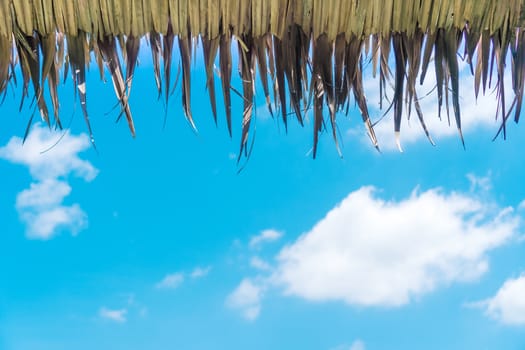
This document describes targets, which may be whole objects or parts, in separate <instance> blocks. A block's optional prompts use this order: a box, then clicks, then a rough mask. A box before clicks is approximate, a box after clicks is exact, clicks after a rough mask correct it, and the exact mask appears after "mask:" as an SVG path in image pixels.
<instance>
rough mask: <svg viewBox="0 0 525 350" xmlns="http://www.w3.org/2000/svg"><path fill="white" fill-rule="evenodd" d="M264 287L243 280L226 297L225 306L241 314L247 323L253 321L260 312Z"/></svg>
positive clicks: (249, 280) (248, 280)
mask: <svg viewBox="0 0 525 350" xmlns="http://www.w3.org/2000/svg"><path fill="white" fill-rule="evenodd" d="M263 292H264V287H263V286H262V285H259V284H257V283H255V282H253V281H252V280H251V279H249V278H245V279H243V280H242V281H241V283H239V285H238V286H237V288H236V289H235V290H234V291H233V292H232V293H231V294H230V295H229V296H228V299H227V301H226V303H227V305H228V306H229V307H231V308H234V309H237V310H239V311H240V312H241V314H242V315H243V317H244V318H245V319H247V320H249V321H253V320H255V319H256V318H257V317H258V316H259V313H260V311H261V299H262V296H263Z"/></svg>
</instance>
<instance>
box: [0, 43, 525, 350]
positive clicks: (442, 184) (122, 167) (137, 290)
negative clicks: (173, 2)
mask: <svg viewBox="0 0 525 350" xmlns="http://www.w3.org/2000/svg"><path fill="white" fill-rule="evenodd" d="M143 49H144V50H143V54H142V55H141V57H142V60H141V64H140V66H139V67H138V69H137V71H136V76H135V79H134V83H133V89H132V92H131V102H130V104H131V107H132V111H133V113H134V118H135V124H136V128H137V137H136V139H132V138H131V136H130V133H129V131H128V128H127V125H126V123H125V121H124V120H121V121H120V122H119V123H115V120H116V117H117V115H118V109H113V107H114V105H115V103H116V98H115V97H114V93H113V88H112V86H111V82H110V80H109V75H106V77H107V79H108V82H107V83H105V84H104V83H101V82H99V80H98V71H97V70H96V68H95V67H93V68H92V69H91V71H90V73H89V75H88V84H87V94H88V95H87V98H88V110H89V113H90V117H91V122H92V126H93V130H94V134H95V141H96V145H97V150H98V151H95V150H94V149H93V147H91V146H90V143H89V139H88V136H87V134H86V127H85V123H84V121H83V118H82V114H81V111H80V107H79V103H78V102H74V99H73V91H74V89H73V86H72V83H71V79H70V78H68V82H67V83H66V84H65V86H63V87H62V88H61V89H60V91H59V92H60V96H61V101H62V102H61V116H62V119H63V121H64V124H65V125H69V124H70V126H71V127H70V129H69V130H67V131H65V132H61V131H49V129H47V128H46V127H45V126H44V125H43V124H41V123H35V124H34V125H33V127H32V132H31V134H30V135H29V138H28V140H27V142H26V144H25V145H24V146H23V147H22V146H21V137H22V136H23V134H24V130H25V127H26V123H27V120H28V118H29V117H30V115H31V112H32V111H33V108H32V107H29V104H27V103H26V106H25V107H24V108H23V109H22V110H21V112H19V111H18V104H19V101H20V97H21V94H20V86H19V87H17V88H15V89H12V88H11V87H10V88H9V91H8V94H7V97H6V100H5V102H4V104H3V105H2V106H1V107H0V108H1V109H0V119H1V123H0V125H2V127H1V128H0V173H1V174H3V175H2V182H1V183H0V230H1V234H0V349H2V350H4V349H5V350H43V349H53V350H60V349H78V350H82V349H130V350H131V349H326V350H364V349H367V350H369V349H523V348H525V255H524V254H523V252H524V248H525V246H524V245H525V242H524V235H523V216H524V215H525V202H524V200H525V186H524V185H523V178H524V176H525V162H524V158H523V150H524V149H525V128H524V126H523V125H515V124H514V123H509V127H508V139H507V140H506V141H503V140H502V139H501V138H498V139H496V140H495V141H494V142H493V141H492V138H493V136H494V135H495V133H496V130H497V128H498V125H499V124H498V121H495V120H494V116H495V113H496V97H495V94H494V93H492V92H489V91H488V92H487V95H486V96H485V97H482V98H480V99H479V101H477V102H476V100H475V99H474V96H473V88H472V87H473V85H472V78H471V77H470V76H469V73H468V70H467V69H465V67H464V66H463V67H462V79H461V87H460V88H461V99H462V112H463V118H464V134H465V140H466V150H464V149H463V147H462V145H461V142H460V139H459V137H458V134H457V130H456V128H455V127H454V126H452V127H449V126H448V123H447V120H446V113H443V116H444V119H443V120H441V121H440V120H439V119H438V118H437V102H436V101H437V99H436V97H435V95H434V94H431V95H430V96H429V97H426V98H425V99H424V100H422V104H423V109H424V112H425V115H426V119H427V121H428V123H429V124H430V125H429V128H430V131H431V133H432V135H433V138H434V140H435V142H436V144H437V146H436V147H433V146H432V145H430V143H429V142H428V141H427V140H426V138H425V136H424V134H423V132H422V130H421V128H420V126H419V123H418V121H417V118H416V116H415V115H413V116H412V120H411V123H410V125H409V124H408V123H406V122H404V124H403V126H402V135H401V137H402V139H401V142H402V145H403V149H404V152H403V153H400V152H399V151H398V150H397V148H396V146H395V142H394V138H393V123H392V119H391V116H388V117H386V118H385V119H384V120H383V121H382V122H381V123H380V124H378V126H377V134H378V138H379V142H380V146H381V149H382V153H379V152H377V151H376V150H375V149H374V148H373V147H372V146H371V144H370V142H369V141H368V139H367V137H366V135H365V131H364V127H363V126H362V122H361V121H360V120H361V117H360V115H359V113H358V111H356V110H355V109H354V108H351V109H350V113H349V115H348V116H345V115H344V114H339V115H338V128H339V133H340V141H341V143H342V155H343V157H342V158H340V157H339V155H338V153H337V150H336V148H335V145H334V143H333V141H332V140H331V133H330V132H324V133H323V134H322V135H321V138H320V145H319V152H318V157H317V159H315V160H312V157H311V154H310V150H311V147H312V115H311V114H309V117H308V120H307V122H306V126H305V127H304V128H301V127H300V126H299V125H298V123H297V122H295V121H294V120H291V122H290V123H289V129H288V132H287V133H286V132H285V129H284V126H283V124H282V122H281V121H280V120H279V119H272V118H271V117H270V115H269V113H268V112H267V111H266V107H265V106H264V102H263V97H262V89H261V87H260V86H257V92H258V94H259V95H258V100H257V106H256V111H257V124H256V125H257V127H256V136H255V143H254V148H253V153H252V155H251V158H250V160H249V161H248V163H247V164H246V166H245V167H244V169H243V171H242V172H240V173H239V174H238V170H239V166H238V165H237V163H236V158H237V152H238V149H239V139H240V135H239V134H240V119H241V116H242V100H241V98H239V97H238V96H235V95H233V97H232V98H233V118H234V130H233V132H234V136H233V139H230V138H229V137H228V134H227V130H226V123H225V117H224V112H223V111H224V107H223V105H222V102H220V103H219V105H218V111H219V123H218V127H216V126H215V124H214V122H213V118H212V116H211V109H210V107H209V102H208V95H207V92H206V90H205V73H204V68H203V66H202V58H201V57H200V53H199V56H198V57H197V59H196V62H195V64H194V67H193V71H192V109H193V115H194V118H195V120H196V124H197V128H198V133H197V134H195V133H194V132H192V130H191V129H190V127H189V125H188V123H187V122H186V121H185V119H184V116H183V111H182V106H181V102H180V101H181V98H180V89H179V88H177V89H176V92H175V94H174V95H173V96H172V98H171V99H170V105H169V109H168V114H167V119H166V124H165V126H164V106H163V103H162V102H161V101H157V99H156V98H157V96H156V90H155V82H154V78H153V75H152V71H153V70H152V67H151V62H150V59H149V53H148V52H147V48H143ZM199 49H200V48H199ZM175 50H176V51H178V50H177V49H175ZM174 66H175V67H174V73H175V72H176V66H177V62H175V64H174ZM234 68H236V65H235V63H234ZM508 68H510V67H508ZM236 73H237V72H236V69H234V73H233V74H234V77H236V78H235V79H234V81H233V84H234V86H236V87H237V88H238V89H239V90H240V89H241V84H240V81H239V79H238V77H237V75H236ZM508 73H510V69H509V72H508ZM366 79H367V80H366V84H365V89H366V93H367V97H368V100H369V103H370V107H371V112H372V115H373V118H374V120H377V119H378V118H379V117H380V116H381V112H380V111H378V110H377V109H376V107H377V105H378V81H377V80H374V79H372V78H371V75H370V74H368V75H367V78H366ZM508 83H510V82H507V86H509V84H508ZM432 86H433V81H432V75H428V78H427V82H426V83H425V85H424V86H423V87H421V89H420V93H419V95H420V96H423V95H424V94H426V92H428V91H429V90H431V89H432ZM216 88H217V92H218V97H219V98H218V100H219V101H220V100H221V96H222V93H221V92H220V81H219V79H218V78H217V79H216ZM507 90H510V89H507ZM31 93H32V91H30V94H31ZM443 112H445V111H443ZM292 119H293V118H292ZM59 140H60V141H59ZM58 141H59V142H58ZM57 142H58V144H57V145H56V146H55V147H52V146H53V145H54V144H55V143H57ZM50 147H51V149H49V148H50ZM48 149H49V150H48ZM46 150H47V151H46ZM242 164H244V163H243V160H241V165H242Z"/></svg>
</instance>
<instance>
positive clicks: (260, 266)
mask: <svg viewBox="0 0 525 350" xmlns="http://www.w3.org/2000/svg"><path fill="white" fill-rule="evenodd" d="M250 266H251V267H253V268H254V269H257V270H261V271H268V270H270V269H271V266H270V264H268V263H267V262H266V261H264V260H263V259H261V258H259V257H258V256H253V257H252V258H251V259H250Z"/></svg>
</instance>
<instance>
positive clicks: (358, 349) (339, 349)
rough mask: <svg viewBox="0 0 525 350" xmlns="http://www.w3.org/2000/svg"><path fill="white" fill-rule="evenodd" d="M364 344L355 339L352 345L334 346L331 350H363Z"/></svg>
mask: <svg viewBox="0 0 525 350" xmlns="http://www.w3.org/2000/svg"><path fill="white" fill-rule="evenodd" d="M365 349H366V348H365V343H364V342H363V341H362V340H360V339H357V340H355V341H354V342H353V343H352V344H350V345H348V344H342V345H339V346H336V347H335V348H332V349H331V350H365Z"/></svg>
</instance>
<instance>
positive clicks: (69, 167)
mask: <svg viewBox="0 0 525 350" xmlns="http://www.w3.org/2000/svg"><path fill="white" fill-rule="evenodd" d="M60 137H61V134H60V133H58V132H55V131H50V130H48V129H46V128H44V127H42V126H40V125H38V124H37V125H35V126H34V127H33V129H32V131H31V133H30V134H29V135H28V137H27V139H26V142H25V144H23V145H22V139H21V138H19V137H12V138H11V139H10V140H9V142H8V143H7V145H5V146H4V147H1V148H0V159H5V160H7V161H9V162H12V163H14V164H20V165H23V166H26V167H27V168H28V170H29V173H30V174H31V176H32V177H33V181H34V182H32V183H31V184H30V187H29V188H28V189H25V190H23V191H22V192H20V193H19V194H18V196H17V198H16V209H17V210H18V213H19V216H20V218H21V220H22V221H23V222H25V223H26V235H27V237H28V238H34V239H50V238H52V237H53V236H54V235H56V234H57V233H58V232H59V231H60V230H65V231H68V232H71V233H72V234H76V233H78V232H79V231H81V230H82V229H84V228H85V227H86V226H87V215H86V213H85V212H84V211H83V210H82V209H81V207H80V205H79V204H76V203H74V204H72V205H69V206H68V205H64V204H63V201H64V199H65V198H66V197H67V196H68V195H69V194H70V193H71V186H70V185H69V183H68V181H67V177H68V176H69V175H70V174H72V175H74V176H77V177H79V178H81V179H84V180H85V181H88V182H89V181H92V180H93V179H94V178H95V177H96V176H97V173H98V170H97V169H96V168H95V167H94V166H93V165H92V164H91V163H90V162H88V161H86V160H82V159H81V158H80V153H81V152H83V151H85V150H86V149H88V148H89V147H90V142H89V139H88V137H87V136H86V135H84V134H82V135H71V134H70V133H69V132H66V133H65V134H64V136H63V137H62V138H61V140H60V142H59V143H58V145H56V146H55V147H52V148H50V147H51V146H53V145H54V144H55V143H56V141H57V140H58V139H59V138H60Z"/></svg>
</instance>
